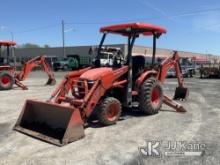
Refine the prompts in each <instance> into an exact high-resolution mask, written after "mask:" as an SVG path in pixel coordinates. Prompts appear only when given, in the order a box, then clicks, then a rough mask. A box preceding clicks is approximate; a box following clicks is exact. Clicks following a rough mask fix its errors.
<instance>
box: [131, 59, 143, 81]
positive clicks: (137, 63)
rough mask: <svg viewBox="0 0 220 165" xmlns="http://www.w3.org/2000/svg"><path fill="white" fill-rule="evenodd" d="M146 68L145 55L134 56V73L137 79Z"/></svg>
mask: <svg viewBox="0 0 220 165" xmlns="http://www.w3.org/2000/svg"><path fill="white" fill-rule="evenodd" d="M144 68H145V57H144V56H141V55H137V56H132V73H133V81H135V80H136V79H137V78H138V77H139V76H140V74H141V73H142V72H143V71H144Z"/></svg>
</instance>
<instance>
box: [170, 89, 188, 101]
mask: <svg viewBox="0 0 220 165" xmlns="http://www.w3.org/2000/svg"><path fill="white" fill-rule="evenodd" d="M188 96H189V90H188V88H185V87H177V88H176V90H175V94H174V97H173V99H174V100H185V99H187V97H188Z"/></svg>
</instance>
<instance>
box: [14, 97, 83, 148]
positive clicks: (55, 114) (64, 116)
mask: <svg viewBox="0 0 220 165" xmlns="http://www.w3.org/2000/svg"><path fill="white" fill-rule="evenodd" d="M14 130H17V131H19V132H21V133H24V134H27V135H29V136H32V137H35V138H38V139H40V140H43V141H46V142H49V143H52V144H55V145H58V146H63V145H65V144H67V143H69V142H72V141H76V140H78V139H80V138H82V137H84V128H83V121H82V119H81V116H80V112H79V110H78V109H74V108H72V107H66V106H62V105H59V104H53V103H47V102H40V101H36V100H27V101H26V103H25V105H24V107H23V110H22V112H21V114H20V116H19V118H18V120H17V122H16V124H15V126H14Z"/></svg>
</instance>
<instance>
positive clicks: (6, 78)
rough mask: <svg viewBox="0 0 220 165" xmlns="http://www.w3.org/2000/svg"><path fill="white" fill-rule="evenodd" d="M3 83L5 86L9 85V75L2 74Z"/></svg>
mask: <svg viewBox="0 0 220 165" xmlns="http://www.w3.org/2000/svg"><path fill="white" fill-rule="evenodd" d="M1 83H2V85H3V86H8V85H9V84H10V77H9V76H2V78H1Z"/></svg>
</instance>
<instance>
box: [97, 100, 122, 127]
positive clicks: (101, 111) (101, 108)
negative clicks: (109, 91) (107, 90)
mask: <svg viewBox="0 0 220 165" xmlns="http://www.w3.org/2000/svg"><path fill="white" fill-rule="evenodd" d="M121 109H122V108H121V103H120V101H119V100H118V99H116V98H114V97H107V98H105V99H104V100H102V102H101V103H100V104H99V105H98V108H97V117H98V120H99V122H100V123H101V124H103V125H112V124H115V123H116V122H117V121H118V119H119V117H120V116H121V111H122V110H121Z"/></svg>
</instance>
